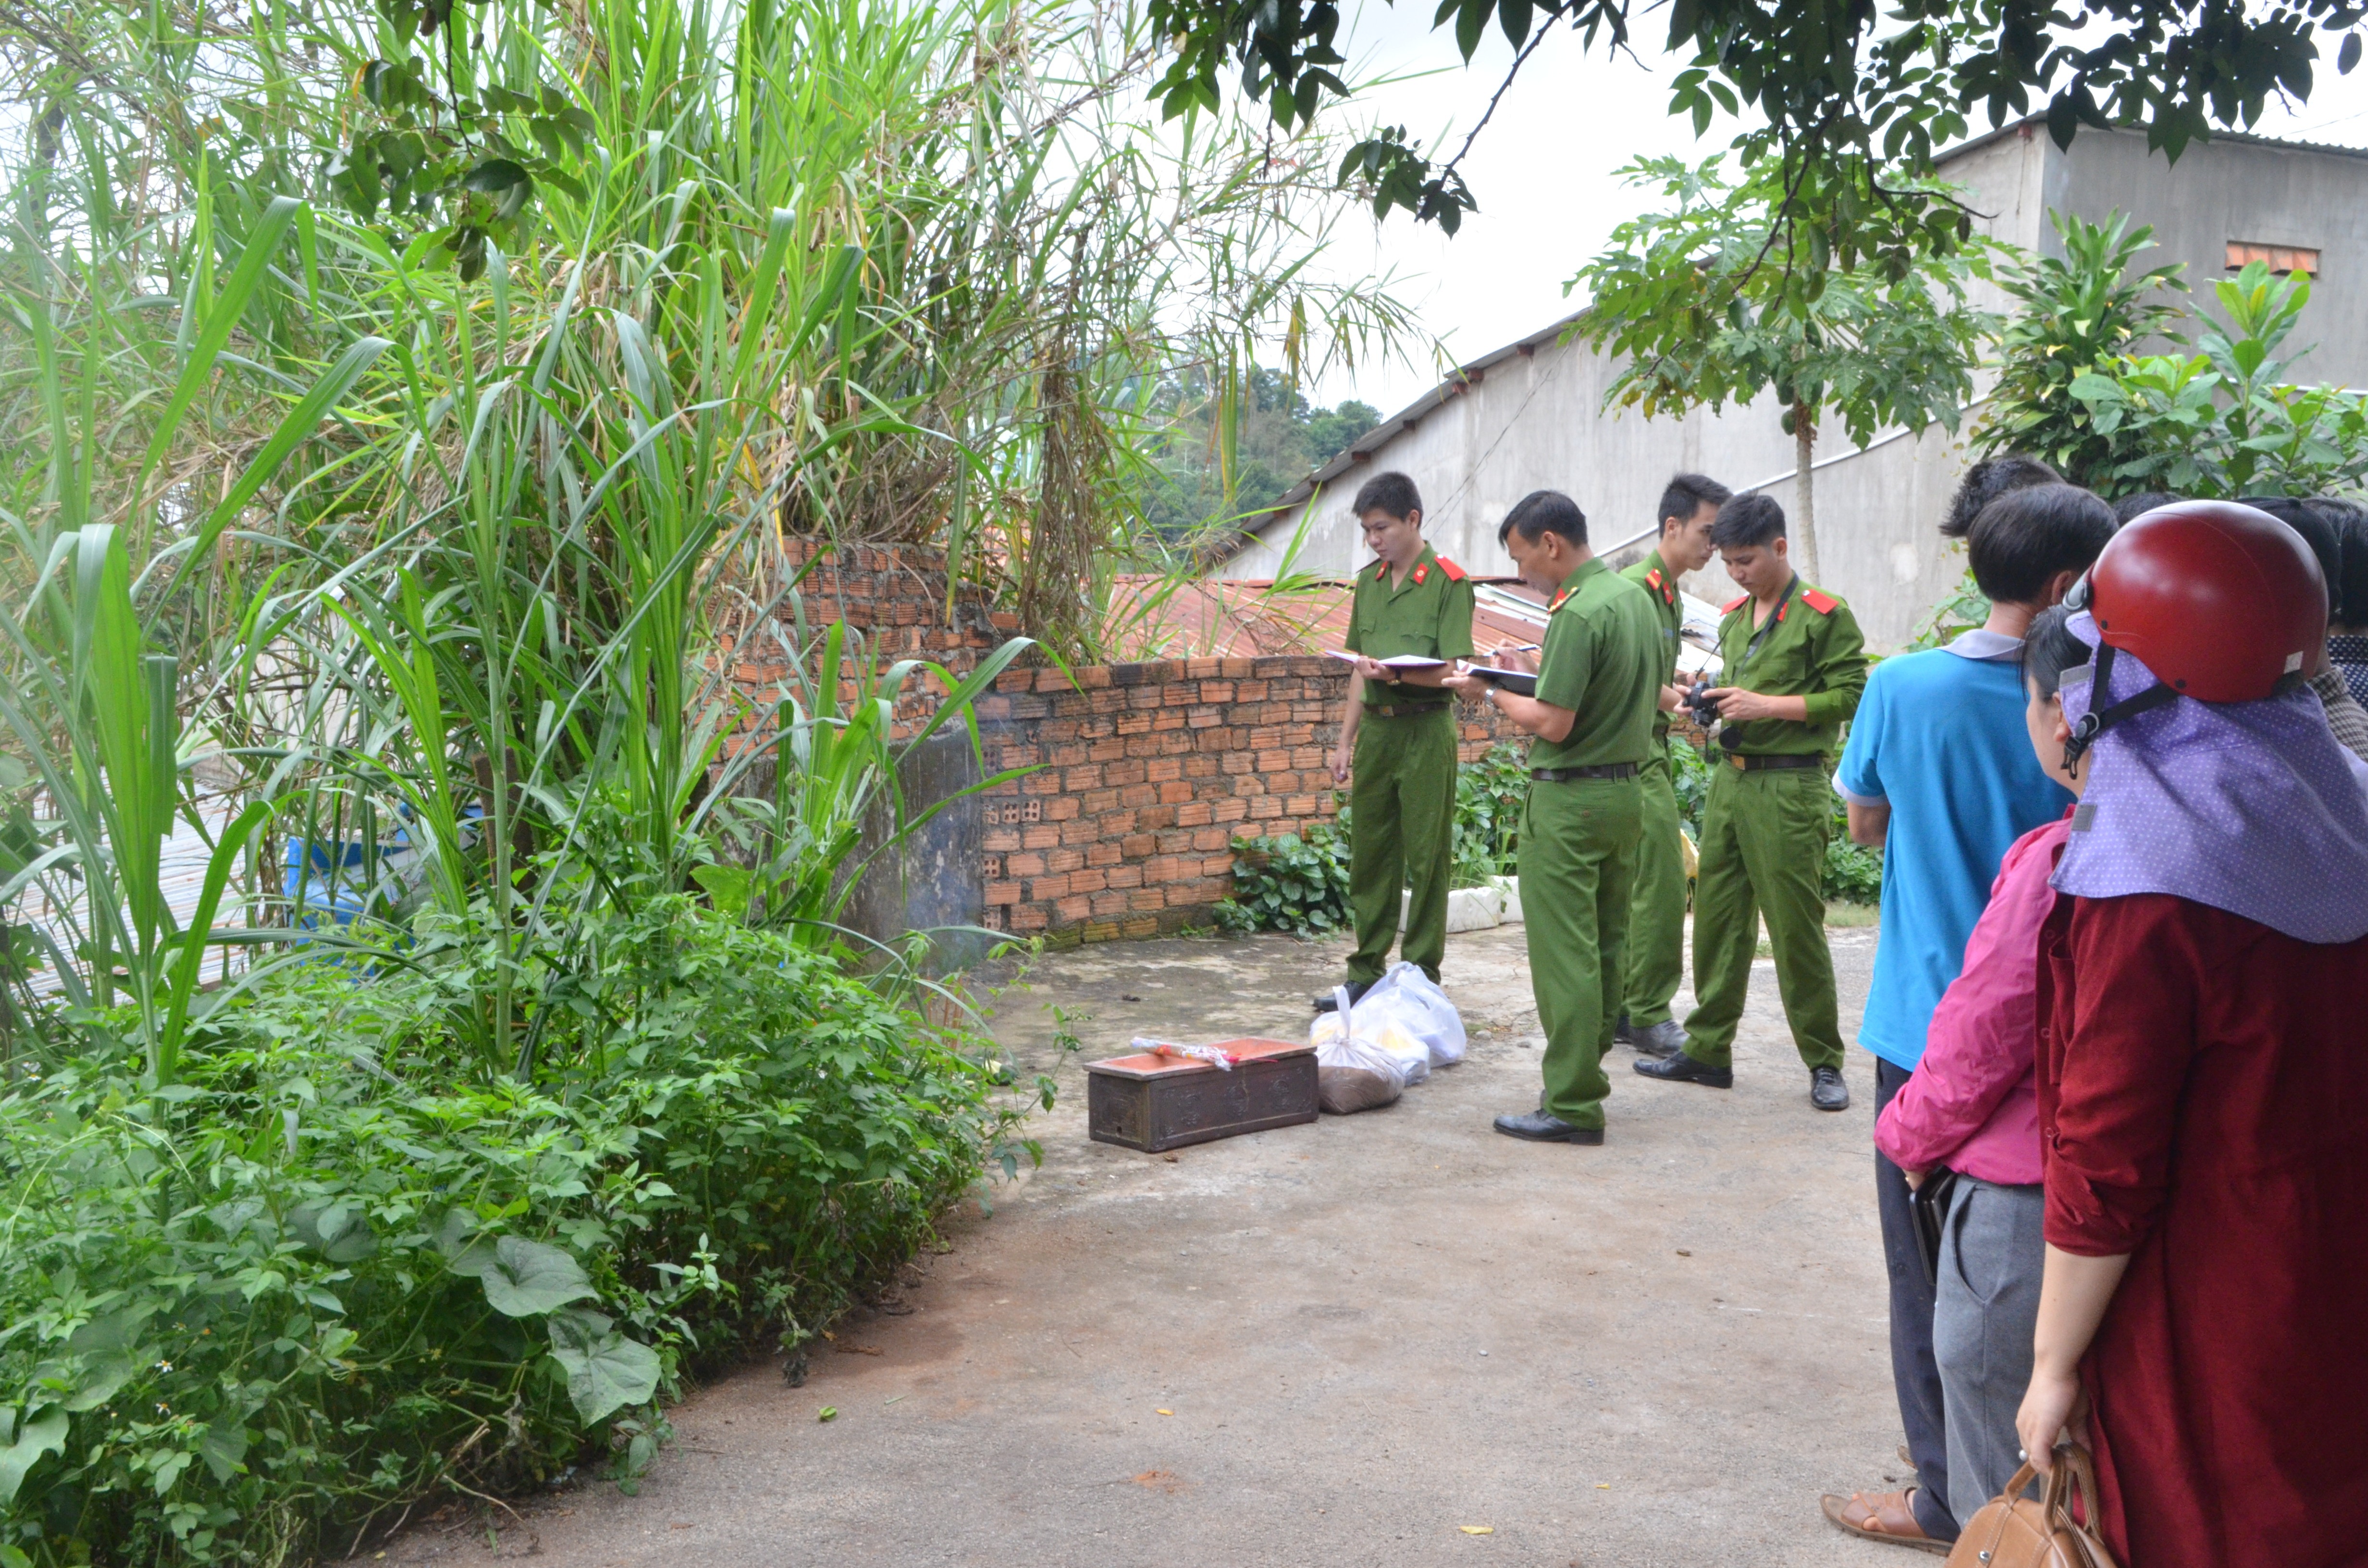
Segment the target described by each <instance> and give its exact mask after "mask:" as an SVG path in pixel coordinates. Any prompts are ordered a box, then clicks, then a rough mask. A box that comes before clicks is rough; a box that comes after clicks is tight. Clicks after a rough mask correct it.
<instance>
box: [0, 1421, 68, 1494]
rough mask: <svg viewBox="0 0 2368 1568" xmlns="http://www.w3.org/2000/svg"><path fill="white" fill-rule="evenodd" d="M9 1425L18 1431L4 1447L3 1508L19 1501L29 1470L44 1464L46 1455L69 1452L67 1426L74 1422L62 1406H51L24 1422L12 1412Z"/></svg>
mask: <svg viewBox="0 0 2368 1568" xmlns="http://www.w3.org/2000/svg"><path fill="white" fill-rule="evenodd" d="M9 1425H10V1426H14V1427H15V1428H16V1430H15V1431H14V1433H13V1434H12V1435H11V1441H10V1442H9V1444H8V1446H7V1447H6V1448H5V1449H0V1507H6V1506H7V1505H8V1504H10V1503H13V1502H15V1501H16V1500H17V1488H18V1487H19V1486H22V1485H23V1484H24V1483H25V1473H26V1472H27V1471H29V1470H31V1469H32V1468H33V1467H34V1466H35V1465H37V1464H39V1463H40V1461H41V1456H42V1455H44V1454H62V1453H63V1452H65V1451H66V1428H67V1426H69V1425H71V1423H70V1422H69V1420H68V1418H67V1415H66V1413H65V1411H64V1409H63V1407H62V1406H58V1405H51V1406H50V1407H49V1408H48V1409H46V1410H44V1411H42V1412H41V1413H40V1415H35V1416H32V1417H31V1418H30V1419H28V1420H26V1421H23V1422H21V1423H20V1422H18V1421H17V1418H16V1413H15V1412H14V1411H11V1412H10V1413H9Z"/></svg>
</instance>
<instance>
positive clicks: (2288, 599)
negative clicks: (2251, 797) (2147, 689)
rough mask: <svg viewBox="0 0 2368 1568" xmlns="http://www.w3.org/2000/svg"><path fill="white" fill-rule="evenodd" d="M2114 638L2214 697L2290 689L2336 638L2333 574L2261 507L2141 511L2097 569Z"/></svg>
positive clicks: (2109, 635)
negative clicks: (2330, 588) (2331, 611)
mask: <svg viewBox="0 0 2368 1568" xmlns="http://www.w3.org/2000/svg"><path fill="white" fill-rule="evenodd" d="M2088 608H2089V613H2090V614H2091V615H2093V616H2094V617H2095V618H2096V620H2097V631H2098V634H2099V636H2100V638H2102V640H2103V641H2104V642H2105V644H2106V645H2107V646H2108V647H2112V648H2118V649H2120V650H2122V651H2123V653H2130V654H2133V655H2135V657H2137V658H2139V659H2141V660H2144V661H2145V663H2146V668H2148V669H2150V670H2152V671H2153V672H2154V673H2155V676H2156V678H2157V679H2158V680H2160V681H2161V682H2162V683H2163V684H2164V685H2165V686H2167V687H2170V688H2171V689H2173V690H2175V691H2177V692H2178V693H2179V694H2180V696H2182V697H2192V698H2196V699H2200V700H2202V701H2204V702H2252V701H2258V700H2259V699H2262V698H2265V697H2270V696H2272V695H2274V694H2275V693H2277V692H2279V691H2281V690H2283V689H2285V688H2287V687H2291V686H2292V685H2293V684H2294V682H2295V681H2297V680H2299V679H2300V678H2301V676H2302V669H2303V666H2304V665H2305V664H2307V663H2308V662H2309V660H2310V658H2311V656H2312V655H2313V654H2314V653H2317V651H2318V649H2319V647H2320V646H2321V645H2322V644H2323V643H2325V642H2326V641H2327V581H2326V579H2325V578H2324V577H2323V576H2322V575H2321V574H2320V573H2319V569H2318V557H2317V556H2316V555H2315V554H2313V553H2312V552H2311V548H2310V546H2309V545H2308V544H2307V543H2305V541H2304V540H2303V537H2302V536H2301V535H2300V534H2298V533H2296V532H2294V529H2292V528H2288V527H2286V525H2285V524H2283V523H2282V522H2280V521H2278V519H2277V518H2275V517H2271V516H2270V515H2269V514H2268V513H2267V512H2264V511H2261V510H2260V509H2259V508H2257V507H2253V506H2240V505H2238V504H2237V502H2234V501H2177V502H2173V503H2172V504H2171V505H2169V506H2157V507H2156V508H2155V509H2154V510H2153V511H2151V512H2146V513H2144V514H2142V515H2141V516H2139V517H2135V518H2132V519H2131V520H2130V521H2129V522H2128V523H2126V524H2124V525H2123V528H2122V529H2121V531H2120V532H2118V533H2116V534H2115V535H2113V537H2112V539H2111V540H2108V541H2107V542H2106V544H2105V549H2104V552H2103V553H2102V554H2100V555H2099V556H2098V557H2097V564H2096V565H2094V566H2092V567H2090V568H2089V582H2088Z"/></svg>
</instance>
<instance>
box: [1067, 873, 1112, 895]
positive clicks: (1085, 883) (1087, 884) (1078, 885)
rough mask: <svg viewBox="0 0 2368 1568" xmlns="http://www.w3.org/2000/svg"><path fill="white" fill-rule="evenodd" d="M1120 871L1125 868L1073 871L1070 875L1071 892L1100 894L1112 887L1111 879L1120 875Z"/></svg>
mask: <svg viewBox="0 0 2368 1568" xmlns="http://www.w3.org/2000/svg"><path fill="white" fill-rule="evenodd" d="M1120 869H1123V868H1120ZM1118 874H1119V869H1112V870H1108V871H1105V870H1102V869H1099V868H1092V869H1087V870H1083V871H1072V872H1070V873H1069V888H1070V891H1071V892H1101V891H1102V890H1103V889H1104V888H1106V887H1110V885H1112V884H1111V881H1110V879H1111V878H1113V877H1115V876H1117V875H1118Z"/></svg>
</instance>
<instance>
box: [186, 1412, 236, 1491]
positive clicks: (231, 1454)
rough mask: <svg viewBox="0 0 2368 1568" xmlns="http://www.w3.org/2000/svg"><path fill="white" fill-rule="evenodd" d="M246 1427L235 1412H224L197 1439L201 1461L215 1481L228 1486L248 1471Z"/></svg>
mask: <svg viewBox="0 0 2368 1568" xmlns="http://www.w3.org/2000/svg"><path fill="white" fill-rule="evenodd" d="M246 1444H247V1431H246V1423H245V1421H244V1420H242V1419H241V1418H240V1417H239V1416H238V1415H236V1414H235V1413H234V1412H231V1411H225V1412H223V1413H222V1415H217V1416H215V1417H214V1419H213V1422H212V1424H211V1425H210V1426H207V1427H206V1429H205V1433H204V1435H203V1436H201V1437H199V1438H198V1457H199V1459H201V1460H205V1461H206V1468H207V1469H208V1470H210V1471H213V1472H214V1479H215V1480H216V1481H220V1482H224V1483H227V1482H228V1481H229V1480H230V1478H231V1477H232V1476H233V1475H236V1474H238V1473H239V1471H243V1470H245V1468H246Z"/></svg>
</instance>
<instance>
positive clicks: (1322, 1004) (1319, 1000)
mask: <svg viewBox="0 0 2368 1568" xmlns="http://www.w3.org/2000/svg"><path fill="white" fill-rule="evenodd" d="M1372 988H1373V983H1372V981H1370V980H1352V981H1350V982H1349V1006H1351V1007H1353V1006H1356V1005H1357V1004H1358V1003H1360V1002H1361V1001H1363V1000H1364V999H1365V993H1366V992H1368V991H1371V990H1372ZM1315 1010H1316V1011H1317V1012H1319V1013H1337V1012H1338V1011H1339V1010H1340V998H1339V997H1338V995H1337V994H1334V993H1332V992H1329V991H1326V993H1324V994H1323V995H1321V996H1318V997H1316V998H1315Z"/></svg>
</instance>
